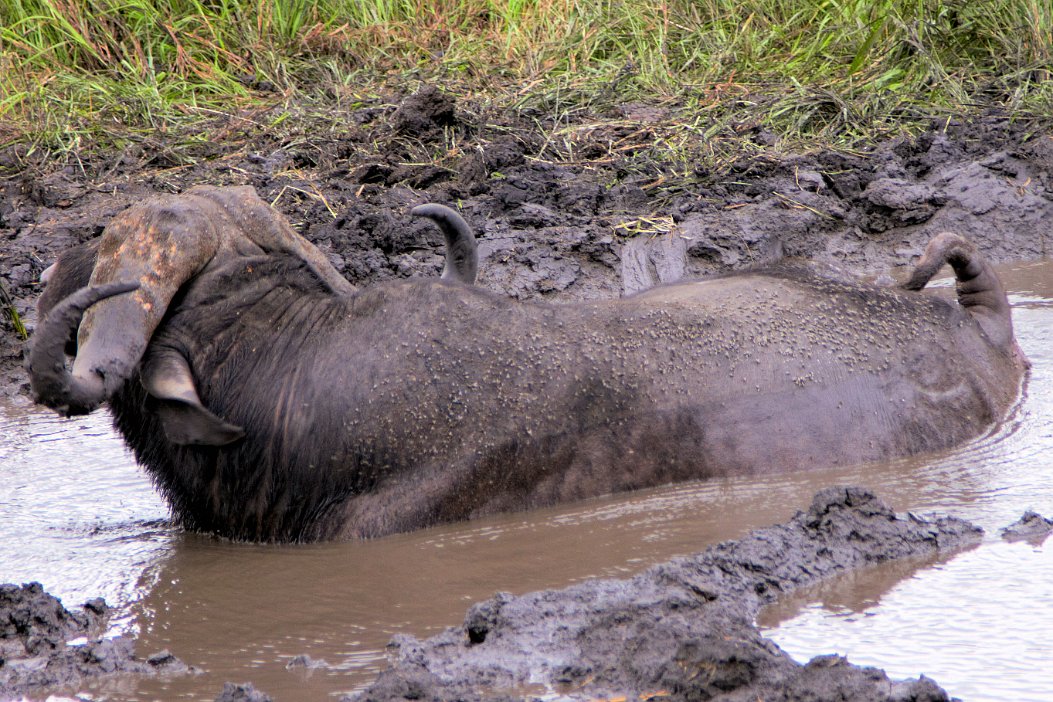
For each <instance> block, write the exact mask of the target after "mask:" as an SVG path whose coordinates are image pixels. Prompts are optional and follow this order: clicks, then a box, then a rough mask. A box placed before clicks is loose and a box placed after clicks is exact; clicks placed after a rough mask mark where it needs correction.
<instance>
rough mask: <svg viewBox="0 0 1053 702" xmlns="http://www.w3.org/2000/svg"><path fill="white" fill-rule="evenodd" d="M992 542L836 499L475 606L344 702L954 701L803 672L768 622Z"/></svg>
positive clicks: (821, 669) (868, 502) (867, 679)
mask: <svg viewBox="0 0 1053 702" xmlns="http://www.w3.org/2000/svg"><path fill="white" fill-rule="evenodd" d="M981 534H982V530H980V529H979V528H978V527H975V526H973V525H971V524H969V523H968V522H965V521H963V520H960V519H956V518H953V517H937V518H922V517H919V516H916V515H913V514H908V515H906V516H902V517H898V516H896V515H895V513H894V512H893V511H892V510H891V509H890V508H889V507H888V506H887V505H885V504H884V503H883V502H882V501H881V500H880V499H878V498H877V497H876V496H875V495H874V494H873V493H871V492H869V491H868V490H866V489H863V488H852V487H849V488H845V487H831V488H826V489H824V490H821V491H820V492H819V493H817V494H816V496H815V498H814V499H813V501H812V504H811V506H810V507H809V508H808V510H807V511H804V512H798V513H797V515H796V516H795V517H794V518H793V519H791V520H790V521H789V522H787V523H784V524H780V525H776V526H772V527H767V528H763V529H758V530H755V531H753V532H751V533H750V534H748V535H747V536H746V537H744V538H742V539H739V540H736V541H728V542H724V543H721V544H717V545H716V546H713V547H711V548H709V549H707V550H705V551H703V552H702V553H699V554H696V555H693V556H689V557H684V558H679V559H675V560H673V561H670V562H667V563H663V564H660V565H658V566H655V567H653V568H650V569H649V570H647V571H645V572H643V573H641V574H640V575H638V576H636V577H634V578H631V579H627V580H590V581H587V582H584V583H581V584H579V585H574V586H571V587H568V588H565V589H562V590H546V591H542V592H535V593H530V594H527V595H523V596H520V597H514V596H512V595H508V594H502V593H499V594H497V595H495V596H494V597H493V598H491V599H490V600H487V601H485V602H482V603H478V604H476V605H474V606H473V607H471V609H469V611H468V613H467V615H466V617H465V620H464V623H463V624H462V625H461V626H460V627H455V628H450V629H448V630H446V632H444V633H442V634H440V635H438V636H435V637H433V638H430V639H428V640H426V641H420V640H418V639H416V638H413V637H410V636H405V635H402V636H398V637H396V638H395V639H394V640H393V641H392V643H391V644H390V645H389V654H390V656H391V658H392V660H393V663H392V665H391V667H390V668H389V669H388V670H387V671H385V672H384V673H382V674H381V675H380V677H379V678H378V679H377V681H376V682H375V683H373V685H371V686H370V687H369V688H368V689H366V690H365V691H364V692H362V693H360V694H358V695H355V696H353V697H346V698H344V700H345V702H367V701H370V700H391V699H414V700H443V699H462V700H476V699H478V700H481V699H522V698H531V697H544V696H552V695H558V696H560V698H562V699H581V700H593V699H602V698H613V697H621V698H628V699H639V700H647V699H656V698H665V697H669V698H671V699H693V700H710V699H719V700H756V699H764V700H801V699H816V700H834V699H846V700H855V701H865V700H901V701H904V702H906V701H907V700H919V701H920V700H933V701H935V700H946V699H948V695H947V694H946V692H945V691H944V690H942V689H941V688H940V687H939V686H938V685H937V684H936V683H935V682H933V681H932V680H930V679H928V678H925V677H924V676H922V677H921V678H919V679H916V680H907V681H891V680H889V679H888V677H887V676H886V675H885V674H884V673H883V672H882V671H880V670H877V669H875V668H867V667H857V666H853V665H851V664H850V663H849V662H848V661H847V660H846V659H844V658H843V657H839V656H818V657H816V658H813V659H812V660H811V661H809V662H808V663H807V664H805V665H801V664H799V663H796V662H795V661H793V660H792V659H791V658H790V657H789V655H787V654H786V653H784V652H783V651H782V650H781V649H779V647H778V646H776V645H775V644H774V643H773V642H772V641H770V640H769V639H766V638H764V637H763V636H761V634H760V632H759V630H758V629H757V626H756V625H755V623H754V620H755V618H756V616H757V613H758V612H759V611H760V609H761V607H762V606H764V605H765V604H769V603H771V602H773V601H775V600H776V599H777V598H779V597H780V596H782V595H785V594H788V593H791V592H793V591H794V590H797V589H798V588H802V587H806V586H809V585H812V584H815V583H816V582H818V581H820V580H823V579H826V578H830V577H833V576H836V575H843V574H845V573H849V572H853V571H859V570H861V569H865V568H866V567H868V566H872V565H876V564H879V563H885V562H888V561H892V560H895V559H903V558H923V557H932V556H934V555H937V554H949V553H952V552H954V551H956V550H960V549H962V548H965V547H968V546H970V545H974V544H976V543H977V542H978V541H979V540H980V538H981Z"/></svg>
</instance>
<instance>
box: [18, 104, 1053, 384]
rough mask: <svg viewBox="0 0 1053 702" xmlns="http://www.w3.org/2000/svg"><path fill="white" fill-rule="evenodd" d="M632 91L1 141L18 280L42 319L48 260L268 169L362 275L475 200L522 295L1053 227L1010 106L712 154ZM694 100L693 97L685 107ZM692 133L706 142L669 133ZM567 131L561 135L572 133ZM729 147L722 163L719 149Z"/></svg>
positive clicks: (432, 258) (1042, 185) (484, 272)
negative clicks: (118, 144)
mask: <svg viewBox="0 0 1053 702" xmlns="http://www.w3.org/2000/svg"><path fill="white" fill-rule="evenodd" d="M645 107H646V106H639V105H635V106H633V105H626V106H624V107H623V108H621V109H619V110H617V111H615V113H612V114H598V115H580V116H578V117H576V118H575V120H576V121H573V122H570V123H566V122H561V123H559V124H555V123H553V121H552V118H550V117H547V116H545V115H543V114H524V113H520V112H517V111H514V110H508V109H505V110H496V109H495V108H491V107H486V106H484V105H479V104H473V103H471V102H468V101H460V102H458V101H456V100H455V99H454V98H453V97H452V96H450V95H447V94H444V93H442V92H441V91H439V90H437V89H435V88H431V87H425V88H423V89H422V90H421V91H419V92H418V93H416V94H413V95H408V96H406V95H403V96H392V97H391V99H390V101H385V102H377V103H376V104H366V105H362V106H360V107H358V108H356V109H354V110H350V111H346V110H345V111H342V112H339V113H334V114H333V115H332V123H333V124H339V125H340V129H339V130H337V129H335V128H328V129H321V128H320V129H319V130H318V131H317V132H312V133H309V134H298V135H295V138H292V137H289V136H288V135H285V136H279V135H277V134H275V133H273V132H269V131H267V130H263V129H255V130H254V128H252V127H251V126H245V125H251V124H253V122H249V121H246V120H239V119H237V117H236V116H231V118H230V121H231V125H230V133H231V135H232V139H231V143H230V144H222V143H213V144H204V145H201V147H200V153H199V154H197V155H196V160H194V161H193V162H190V163H178V162H173V161H172V159H171V157H170V155H169V152H170V149H168V148H167V147H166V144H165V143H164V142H163V139H161V137H159V136H158V135H153V136H151V138H150V139H149V140H144V141H143V143H141V144H132V145H129V146H128V147H127V148H125V149H124V150H123V151H121V152H120V153H114V154H102V155H100V154H90V155H89V154H85V155H84V156H83V157H81V156H80V155H79V154H78V155H77V158H76V159H74V160H75V165H71V166H69V167H67V168H64V169H61V170H48V168H50V166H48V167H45V166H44V165H42V164H38V163H34V162H33V160H32V156H31V155H27V153H26V151H25V150H24V149H23V150H20V149H18V148H16V147H11V148H9V149H8V150H7V151H5V152H4V153H2V154H0V282H2V283H3V284H4V285H5V286H6V288H7V289H8V291H9V292H10V293H11V295H12V296H13V297H14V299H15V304H16V307H17V309H18V312H19V313H20V314H21V315H22V316H23V318H24V319H25V321H26V323H27V326H28V327H30V328H32V326H33V323H34V321H35V317H34V314H33V311H32V306H33V301H34V299H35V296H36V295H37V294H39V292H40V290H41V287H40V285H39V282H38V281H39V277H40V273H41V271H42V270H43V269H44V268H45V267H46V266H47V265H49V264H50V263H51V262H52V261H53V260H54V258H55V256H56V255H57V253H58V252H60V251H62V250H64V249H66V248H68V247H70V246H72V245H75V244H77V243H79V242H82V241H85V240H88V239H91V238H93V237H96V236H98V235H99V234H100V233H101V232H102V230H103V228H104V227H105V225H106V224H107V222H108V221H109V220H110V218H112V217H113V215H114V214H116V213H117V212H119V211H120V210H122V209H124V208H125V207H127V206H128V205H130V204H132V203H134V202H138V201H140V200H142V199H143V198H146V197H149V196H151V195H153V194H156V193H165V192H178V191H181V190H184V189H186V188H188V187H190V186H192V185H196V184H201V183H212V184H248V185H252V186H254V187H255V188H256V189H257V191H259V192H260V194H261V195H262V196H263V197H264V198H265V199H267V200H268V201H270V202H273V203H274V204H275V206H276V207H277V208H278V209H279V210H281V211H282V212H283V213H284V214H285V215H286V216H287V217H288V218H289V219H290V221H291V222H292V223H293V224H294V226H296V227H297V228H298V229H299V230H300V231H301V232H302V233H303V234H304V235H305V236H306V237H307V238H308V239H310V240H311V241H312V242H314V243H315V244H316V245H317V246H318V247H319V248H320V249H321V250H322V251H323V252H324V253H325V254H326V255H327V256H328V257H329V258H330V260H331V261H332V262H333V264H334V265H335V266H336V268H337V269H338V270H339V271H340V272H341V273H342V274H343V275H344V276H345V277H347V278H348V279H349V280H350V281H351V282H353V283H354V284H356V285H359V286H361V285H368V284H369V283H371V282H373V281H377V280H384V279H390V278H400V277H407V276H412V275H428V276H432V275H437V274H438V273H439V271H440V270H441V267H442V259H441V256H440V253H441V243H442V241H441V235H440V234H439V232H438V231H437V230H435V228H434V227H433V226H431V225H430V224H429V223H427V222H423V221H420V220H416V219H413V218H411V217H410V216H409V210H410V208H411V207H412V206H414V205H417V204H420V203H422V202H427V201H433V202H440V203H449V204H454V205H456V206H458V207H459V208H460V209H461V211H462V212H463V214H464V215H465V217H466V218H467V219H468V220H469V222H470V223H471V224H472V225H473V227H475V228H476V230H477V233H478V234H479V236H480V239H481V242H480V244H481V245H480V254H481V257H482V265H481V274H480V280H479V284H480V285H482V286H484V287H486V288H489V289H491V290H495V291H499V292H502V293H505V294H508V295H511V296H514V297H516V298H520V299H535V298H550V299H554V300H575V299H586V298H596V297H613V296H617V295H620V294H624V293H627V292H632V291H635V290H639V289H641V288H646V287H649V286H651V285H654V284H655V283H657V282H669V281H673V280H676V279H679V278H682V277H686V276H702V275H707V274H711V273H716V272H725V271H728V270H733V269H739V268H743V267H747V266H752V265H756V264H758V263H764V262H768V261H773V260H775V259H778V258H781V257H783V256H798V257H805V258H811V259H817V260H820V261H823V262H826V263H833V264H838V265H842V266H844V267H845V268H846V269H848V270H850V271H857V272H859V273H861V274H866V275H870V276H876V275H878V274H882V273H886V272H888V271H890V270H892V269H894V268H896V267H898V266H903V265H907V264H908V263H910V262H911V260H912V259H913V258H914V257H915V256H917V255H919V254H920V253H921V250H922V248H923V247H924V244H925V243H926V242H927V241H928V239H929V238H930V237H931V236H932V235H933V234H935V233H937V232H939V231H942V230H948V229H949V230H954V231H957V232H959V233H961V234H964V235H966V236H968V237H970V238H972V239H973V240H974V241H976V242H977V243H978V244H979V246H980V248H981V250H982V251H984V253H985V254H986V255H987V256H988V257H989V258H990V259H992V260H994V261H1007V260H1033V259H1037V258H1041V257H1045V256H1048V255H1050V251H1051V249H1053V226H1051V225H1050V222H1053V175H1051V173H1053V137H1051V136H1050V135H1048V134H1043V133H1038V134H1035V133H1031V132H1029V131H1027V128H1026V127H1025V126H1022V125H1020V124H1016V123H1013V122H1011V121H1010V120H1008V119H1007V118H1004V117H1000V116H997V115H993V116H990V117H988V118H986V119H983V120H979V121H977V122H971V123H955V122H947V121H941V122H940V123H939V124H934V125H933V127H932V129H931V131H930V132H928V133H926V134H924V135H922V136H921V137H919V138H915V139H902V138H901V139H894V140H890V141H888V142H886V143H883V144H881V145H879V146H877V147H876V148H874V149H872V150H870V151H868V152H866V153H844V152H838V151H831V150H827V151H817V152H812V153H793V152H792V151H791V150H789V149H788V147H786V146H785V145H783V144H781V143H780V142H779V140H778V138H776V137H775V136H773V135H772V134H770V133H768V132H765V131H764V130H763V129H760V128H754V129H750V130H745V131H744V132H743V133H742V134H739V135H735V136H734V140H738V142H740V144H739V146H738V147H735V146H728V145H727V143H726V142H727V141H728V140H727V139H725V140H724V142H722V143H723V146H722V147H721V148H725V149H730V150H731V151H733V152H734V153H736V154H738V156H736V157H735V158H731V159H728V160H727V161H726V162H723V163H722V164H721V165H720V167H719V168H718V167H716V166H713V165H712V159H708V160H707V159H705V158H703V155H704V154H705V153H707V152H708V151H711V150H712V149H713V148H714V147H713V144H712V140H710V139H707V138H705V137H704V136H703V133H702V132H701V131H699V132H698V133H697V134H693V135H691V136H690V137H689V138H687V139H686V140H685V139H683V138H681V137H682V135H683V130H684V123H683V120H682V119H678V115H676V114H673V113H671V112H669V111H667V110H663V109H659V108H647V109H645ZM679 117H683V115H679ZM672 133H675V134H677V135H679V136H678V139H679V140H680V141H681V142H682V143H683V144H684V146H683V147H682V148H681V149H679V150H677V151H676V152H672V151H664V150H662V149H661V148H659V146H660V144H661V142H662V139H663V138H664V137H665V136H667V135H669V134H672ZM555 135H558V137H559V138H558V139H557V138H553V137H554V136H555ZM706 164H709V165H706ZM22 352H23V343H22V342H21V341H20V340H18V339H17V338H16V336H15V334H14V331H13V329H12V327H11V325H10V322H9V321H8V320H7V318H6V316H5V315H0V387H2V388H3V392H4V393H5V394H18V393H24V392H25V391H26V382H25V378H24V374H23V372H22V370H21V368H20V364H21V357H22Z"/></svg>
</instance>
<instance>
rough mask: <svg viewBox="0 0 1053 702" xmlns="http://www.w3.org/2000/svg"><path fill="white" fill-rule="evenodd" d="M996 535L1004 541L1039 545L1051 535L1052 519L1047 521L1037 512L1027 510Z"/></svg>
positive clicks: (1052, 528) (1052, 531)
mask: <svg viewBox="0 0 1053 702" xmlns="http://www.w3.org/2000/svg"><path fill="white" fill-rule="evenodd" d="M998 533H999V535H1000V536H1001V537H1002V538H1003V539H1005V540H1006V541H1027V542H1029V543H1033V544H1035V545H1039V544H1041V543H1042V542H1043V541H1045V540H1046V537H1048V536H1049V535H1050V534H1051V533H1053V519H1047V518H1046V517H1043V516H1042V515H1041V514H1039V513H1038V512H1034V511H1032V510H1028V511H1026V512H1024V516H1022V517H1020V519H1018V520H1016V521H1015V522H1013V523H1012V524H1010V525H1009V526H1007V527H1005V528H1003V529H1001V530H1000V531H999V532H998Z"/></svg>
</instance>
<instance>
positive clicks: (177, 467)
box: [28, 186, 1027, 541]
mask: <svg viewBox="0 0 1053 702" xmlns="http://www.w3.org/2000/svg"><path fill="white" fill-rule="evenodd" d="M413 214H416V215H419V216H422V217H425V218H427V219H430V220H431V221H432V222H434V223H435V224H436V225H437V226H438V227H439V228H440V230H442V232H443V234H444V237H445V240H446V245H447V252H446V268H445V269H444V272H443V274H442V277H441V278H439V279H435V278H416V279H407V280H398V281H389V282H384V283H377V284H374V285H372V286H369V287H366V288H363V289H359V290H356V289H354V288H353V287H352V286H351V285H350V283H348V282H347V281H346V280H345V279H344V278H343V277H342V276H341V275H340V273H339V272H338V271H337V270H336V269H335V268H334V267H333V266H332V265H331V263H330V261H329V259H328V258H327V257H326V256H325V255H324V254H323V253H322V252H321V251H320V250H319V249H317V248H316V247H315V246H313V245H312V244H311V243H310V242H308V241H307V240H306V239H304V238H303V237H302V236H300V235H299V234H297V233H296V232H295V231H294V230H293V229H292V227H291V226H290V225H289V224H288V223H287V222H286V221H285V219H284V218H283V217H281V216H280V215H279V214H278V213H277V211H275V210H274V209H273V208H271V207H270V206H268V205H267V204H265V203H264V202H263V201H262V200H260V199H259V197H257V195H256V193H255V192H254V191H253V190H252V189H251V188H248V187H230V188H217V187H204V186H202V187H196V188H193V189H191V190H189V191H187V192H186V193H184V194H182V195H179V196H170V197H162V198H158V199H156V200H152V201H148V202H145V203H142V204H140V205H138V206H135V207H132V208H130V209H128V210H125V211H124V212H122V213H121V214H119V215H118V216H117V217H115V218H114V219H113V221H112V222H111V223H110V225H109V226H108V227H107V228H106V231H105V232H104V234H103V236H102V238H101V240H100V241H99V242H98V243H92V244H86V245H84V246H82V247H79V248H76V249H73V250H72V251H71V252H69V253H67V254H66V255H64V256H63V257H61V258H60V259H59V261H58V263H57V264H56V266H55V268H54V269H52V272H51V274H50V275H49V281H48V287H47V289H46V290H45V292H44V294H43V295H42V297H41V300H40V304H39V306H38V309H39V313H40V317H41V320H42V321H41V324H40V326H39V328H38V330H37V332H36V334H35V335H34V340H33V345H32V350H31V353H30V355H29V361H28V370H29V375H30V378H31V381H32V386H33V390H34V393H35V396H36V399H37V401H38V402H39V403H41V404H44V405H47V406H49V407H52V408H53V409H55V410H57V411H59V412H60V413H63V414H66V415H74V414H83V413H86V412H90V411H92V410H94V409H95V408H96V407H98V406H99V405H101V404H102V403H104V402H105V403H108V404H109V407H110V409H111V411H112V412H113V415H114V418H115V424H116V426H117V427H118V429H119V430H120V432H121V433H122V434H123V435H124V438H125V441H126V442H127V444H128V445H129V446H130V447H131V448H132V450H133V451H134V453H135V456H136V458H137V460H138V461H139V463H140V464H141V465H142V466H144V467H145V468H146V470H147V471H148V472H149V473H150V474H151V476H152V478H153V479H154V482H155V484H156V485H158V487H159V488H160V491H161V492H162V494H163V495H164V496H165V497H166V498H167V499H168V501H169V503H170V504H171V506H172V509H173V512H174V513H175V515H176V517H177V518H178V519H179V520H180V521H181V523H182V524H183V525H184V526H185V527H187V528H190V529H196V530H201V531H206V532H212V533H216V534H220V535H223V536H228V537H232V538H235V539H244V540H261V541H316V540H324V539H351V538H358V537H374V536H381V535H384V534H390V533H394V532H402V531H408V530H412V529H418V528H422V527H426V526H431V525H435V524H439V523H444V522H451V521H457V520H465V519H472V518H475V517H479V516H482V515H485V514H492V513H496V512H507V511H513V510H522V509H531V508H536V507H541V506H545V505H552V504H556V503H560V502H567V501H571V500H578V499H583V498H587V497H593V496H597V495H604V494H610V493H615V492H619V491H625V490H632V489H638V488H644V487H651V486H655V485H662V484H667V483H671V482H678V481H685V480H698V479H706V478H710V477H713V476H728V475H742V474H756V473H758V472H772V471H790V470H798V469H803V468H814V467H821V466H835V465H856V464H861V463H866V462H870V461H880V460H887V459H891V458H896V457H902V456H909V455H914V454H918V453H924V452H928V451H935V450H940V449H946V448H949V447H953V446H956V445H959V444H961V443H963V442H965V441H968V440H969V439H971V438H974V437H976V436H978V435H979V434H980V433H982V432H983V431H985V430H986V429H988V428H989V427H991V426H992V425H993V424H995V423H996V422H999V421H1000V420H1001V419H1002V418H1003V417H1004V416H1005V415H1006V413H1007V412H1008V410H1009V409H1010V408H1011V407H1012V406H1013V404H1014V403H1015V402H1016V400H1017V396H1018V393H1019V389H1020V386H1021V379H1022V378H1023V376H1024V374H1025V372H1026V369H1027V360H1026V359H1025V358H1024V356H1023V354H1022V353H1021V352H1020V349H1019V348H1018V346H1017V343H1016V340H1015V338H1014V335H1013V326H1012V320H1011V317H1010V309H1009V304H1008V302H1007V299H1006V295H1005V292H1004V290H1003V288H1002V284H1001V282H1000V280H999V279H998V276H997V275H996V274H995V272H994V270H993V269H992V268H991V267H990V266H989V265H988V263H987V261H986V260H985V259H984V258H983V256H981V255H980V253H979V251H978V250H977V248H976V247H975V246H974V245H973V244H972V243H970V242H969V241H967V240H966V239H964V238H962V237H960V236H957V235H955V234H951V233H943V234H939V235H937V236H935V237H933V239H932V241H931V242H930V243H929V245H928V247H927V248H926V250H925V253H924V255H923V256H922V257H921V259H920V260H919V262H918V264H917V266H916V268H915V269H914V272H913V274H912V275H911V278H910V280H909V281H908V282H907V283H906V284H905V285H904V286H902V287H900V288H887V287H878V286H873V285H866V284H863V283H859V282H857V281H855V280H851V279H848V278H845V277H844V276H843V275H842V274H840V273H837V272H836V271H833V270H831V269H829V268H826V267H823V266H820V265H811V264H807V263H800V262H798V263H781V264H776V265H772V266H769V267H766V268H757V269H754V270H751V271H748V272H744V273H739V274H731V275H726V276H720V277H716V278H710V279H703V280H684V281H679V282H673V283H669V284H666V285H660V286H657V287H653V288H650V289H647V290H643V291H642V292H639V293H637V294H634V295H630V296H627V297H623V298H620V299H614V300H593V301H589V302H580V303H573V304H559V305H555V304H540V303H521V302H518V301H516V300H513V299H510V298H508V297H506V296H502V295H497V294H494V293H492V292H489V291H486V290H482V289H480V288H479V287H476V286H474V285H473V283H474V281H475V280H476V275H477V269H478V256H479V254H478V249H477V247H476V243H475V238H474V235H473V234H472V231H471V228H470V227H469V226H468V224H467V223H466V222H465V221H464V220H463V219H462V218H461V217H460V215H458V214H457V213H456V212H454V211H453V210H451V209H450V208H447V207H444V206H441V205H435V204H429V205H422V206H418V207H416V208H414V209H413ZM948 263H949V264H950V265H951V266H952V267H953V269H954V271H955V274H956V276H957V279H958V300H957V303H954V302H949V301H947V300H944V299H941V298H939V297H936V296H932V295H929V294H927V293H926V292H925V291H924V290H923V288H924V287H925V286H926V284H927V283H928V282H929V280H930V279H931V278H932V277H933V276H934V275H935V274H936V273H937V272H938V271H939V270H940V269H941V268H942V267H943V266H944V265H945V264H948ZM74 340H75V343H74ZM69 351H74V352H75V355H74V357H73V362H72V369H67V366H66V358H65V356H66V353H67V352H69Z"/></svg>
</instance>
